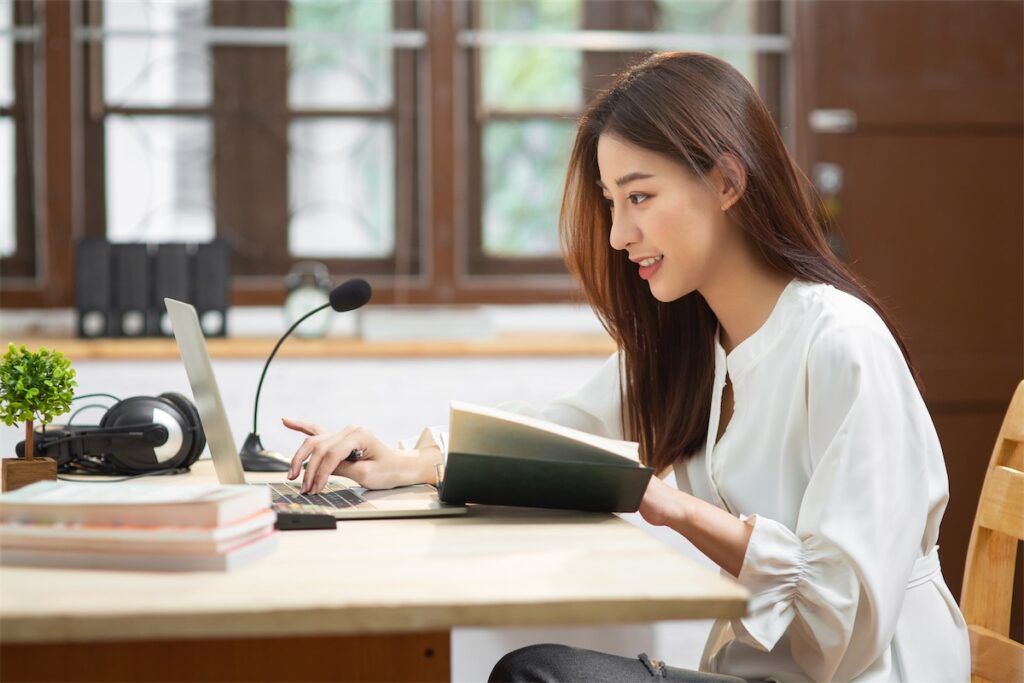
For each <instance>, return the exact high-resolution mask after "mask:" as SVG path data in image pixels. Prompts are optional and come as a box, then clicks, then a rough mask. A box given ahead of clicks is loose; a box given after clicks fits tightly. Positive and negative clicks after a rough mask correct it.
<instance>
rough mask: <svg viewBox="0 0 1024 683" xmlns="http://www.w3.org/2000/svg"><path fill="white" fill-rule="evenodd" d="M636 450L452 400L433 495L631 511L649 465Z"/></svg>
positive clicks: (459, 501)
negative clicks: (440, 469) (436, 491)
mask: <svg viewBox="0 0 1024 683" xmlns="http://www.w3.org/2000/svg"><path fill="white" fill-rule="evenodd" d="M635 453H636V444H632V443H629V442H623V441H614V440H612V439H605V438H603V437H599V436H594V435H592V434H587V433H585V432H580V431H578V430H574V429H571V428H568V427H561V426H558V425H553V424H550V423H546V422H544V421H542V420H537V419H534V418H530V417H525V416H521V415H517V414H515V413H507V412H504V411H499V410H495V409H492V408H483V407H479V406H473V405H471V404H467V403H458V402H453V403H452V412H451V421H450V423H449V453H448V458H447V461H446V463H445V469H444V479H443V481H442V484H441V486H440V489H439V490H440V496H441V500H442V501H444V502H446V503H457V504H465V503H481V504H488V505H513V506H520V507H541V508H555V509H564V510H583V511H587V512H636V510H637V509H638V508H639V507H640V501H641V499H642V498H643V495H644V491H645V490H646V489H647V484H648V482H649V481H650V478H651V475H652V474H653V472H654V470H653V469H652V468H650V467H643V466H641V465H640V464H639V463H638V462H637V461H636V460H635V459H634V458H635ZM629 456H634V457H629Z"/></svg>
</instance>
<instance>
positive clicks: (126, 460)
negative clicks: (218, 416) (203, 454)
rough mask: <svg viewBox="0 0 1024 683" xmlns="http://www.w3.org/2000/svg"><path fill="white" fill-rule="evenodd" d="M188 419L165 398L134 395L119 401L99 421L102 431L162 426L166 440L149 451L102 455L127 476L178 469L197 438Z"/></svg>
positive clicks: (139, 449) (127, 451)
mask: <svg viewBox="0 0 1024 683" xmlns="http://www.w3.org/2000/svg"><path fill="white" fill-rule="evenodd" d="M189 419H190V418H189V417H188V415H187V413H185V412H182V410H181V409H180V408H179V407H178V406H177V405H176V404H175V403H174V402H173V401H170V400H168V399H166V398H162V397H156V396H133V397H131V398H126V399H124V400H123V401H119V402H117V403H116V404H114V405H113V406H112V407H111V408H110V409H109V410H107V412H106V414H105V415H104V416H103V419H102V420H101V421H100V427H101V428H106V427H119V426H127V425H152V424H162V425H163V426H164V427H165V428H166V429H167V432H168V438H167V441H166V442H165V443H163V444H161V445H159V446H155V447H152V448H136V449H126V450H124V452H121V453H117V452H116V451H111V452H107V453H104V456H105V458H106V460H107V462H108V463H110V465H111V467H112V468H114V469H115V470H117V471H119V472H123V473H127V474H140V473H143V472H152V471H154V470H165V469H174V468H176V467H181V466H182V463H183V462H184V460H185V458H186V456H187V455H188V454H189V453H190V452H191V449H192V446H193V443H194V441H195V438H196V434H195V432H194V431H189Z"/></svg>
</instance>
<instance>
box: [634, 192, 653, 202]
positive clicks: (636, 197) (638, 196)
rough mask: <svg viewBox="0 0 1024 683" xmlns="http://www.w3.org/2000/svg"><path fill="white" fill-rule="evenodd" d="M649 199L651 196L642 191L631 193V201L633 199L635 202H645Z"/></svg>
mask: <svg viewBox="0 0 1024 683" xmlns="http://www.w3.org/2000/svg"><path fill="white" fill-rule="evenodd" d="M648 199H649V196H648V195H646V194H643V193H642V192H637V193H634V194H631V195H629V201H631V202H632V203H633V204H642V203H643V202H646V201H647V200H648Z"/></svg>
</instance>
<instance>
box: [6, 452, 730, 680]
mask: <svg viewBox="0 0 1024 683" xmlns="http://www.w3.org/2000/svg"><path fill="white" fill-rule="evenodd" d="M278 476H279V475H273V474H270V475H254V476H252V477H251V480H258V479H259V478H260V477H262V478H263V479H265V480H273V479H276V478H277V477H278ZM211 478H212V464H211V463H210V462H209V461H200V462H199V463H197V466H196V467H195V468H194V471H193V473H192V474H189V475H185V476H180V477H172V478H169V479H168V480H167V483H171V484H173V483H186V482H196V481H208V480H210V479H211ZM156 481H158V480H154V482H156ZM278 540H279V546H278V549H277V550H276V552H275V553H274V554H273V555H272V556H270V557H267V558H265V559H263V560H261V561H259V562H257V563H255V564H253V565H251V566H249V567H246V568H243V569H241V570H238V571H234V572H228V573H210V572H203V573H186V574H161V573H156V572H109V571H79V570H58V569H27V568H2V569H0V679H2V680H4V681H8V680H12V681H13V680H80V681H83V680H134V681H142V680H161V681H170V680H175V681H180V680H224V681H227V680H232V681H242V680H306V681H312V680H334V681H341V680H363V681H368V680H391V681H397V680H447V678H448V676H449V671H450V661H449V632H450V629H451V628H453V627H455V626H492V625H493V626H522V625H536V624H548V625H552V624H607V623H624V622H647V621H655V620H662V619H685V618H706V617H725V616H738V615H741V614H743V613H744V611H745V606H746V598H747V593H746V591H745V590H744V589H743V588H741V587H740V586H739V585H738V584H736V583H734V582H732V581H729V580H727V579H725V578H722V577H720V576H719V575H718V574H716V573H714V572H711V571H708V570H707V569H705V568H703V567H701V566H699V565H697V564H696V563H694V562H692V561H690V560H688V559H687V558H685V557H682V556H680V555H678V554H677V553H675V552H674V551H673V550H672V549H670V548H669V547H667V546H665V545H664V544H662V543H660V542H659V541H657V540H655V539H653V538H651V537H650V536H648V535H647V534H644V533H643V532H642V531H640V530H639V529H636V528H635V527H633V526H632V525H631V524H629V523H628V522H625V521H623V520H621V519H619V518H617V517H615V516H614V515H594V514H580V513H563V512H557V511H543V510H525V509H513V508H494V507H477V508H474V510H472V511H471V513H470V515H468V516H467V517H465V518H451V519H410V520H373V521H346V522H341V523H339V525H338V529H337V530H330V531H289V532H284V533H279V534H278Z"/></svg>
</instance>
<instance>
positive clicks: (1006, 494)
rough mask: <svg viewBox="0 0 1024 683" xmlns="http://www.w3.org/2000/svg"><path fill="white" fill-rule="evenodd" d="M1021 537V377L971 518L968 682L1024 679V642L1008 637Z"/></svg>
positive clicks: (966, 591) (965, 599)
mask: <svg viewBox="0 0 1024 683" xmlns="http://www.w3.org/2000/svg"><path fill="white" fill-rule="evenodd" d="M1022 540H1024V382H1021V383H1020V384H1018V385H1017V391H1016V392H1014V394H1013V399H1012V400H1011V401H1010V407H1009V409H1008V410H1007V411H1006V417H1005V418H1004V419H1003V426H1002V428H1001V429H1000V430H999V438H998V439H996V447H995V450H994V451H993V452H992V459H991V461H990V462H989V465H988V472H986V474H985V483H984V485H983V486H982V489H981V499H980V500H979V501H978V513H977V514H976V515H975V517H974V529H973V530H972V532H971V544H970V546H968V549H967V566H966V569H965V571H964V585H963V591H962V592H961V595H960V609H961V610H962V611H963V614H964V619H966V620H967V627H968V630H969V631H970V636H971V680H972V681H975V682H977V681H993V682H1002V681H1018V682H1019V681H1024V645H1022V644H1021V643H1018V642H1016V641H1013V640H1010V638H1009V634H1010V608H1011V606H1012V599H1013V579H1014V569H1015V564H1016V559H1017V543H1018V542H1020V541H1022Z"/></svg>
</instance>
